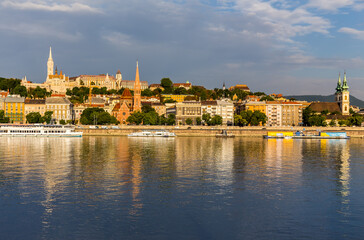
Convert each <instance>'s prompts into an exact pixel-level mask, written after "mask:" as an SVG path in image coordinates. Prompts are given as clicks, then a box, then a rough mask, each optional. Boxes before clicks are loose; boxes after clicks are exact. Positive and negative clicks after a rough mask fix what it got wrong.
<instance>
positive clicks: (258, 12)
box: [0, 0, 364, 99]
mask: <svg viewBox="0 0 364 240" xmlns="http://www.w3.org/2000/svg"><path fill="white" fill-rule="evenodd" d="M363 13H364V0H306V1H295V0H214V1H209V0H174V1H165V0H132V1H117V0H108V1H101V0H58V1H51V0H21V1H20V0H11V1H10V0H1V1H0V36H1V37H0V55H1V58H0V76H3V77H17V78H22V77H23V76H24V75H26V76H27V78H28V80H30V81H33V82H43V81H44V80H45V78H46V76H45V75H46V62H47V58H48V52H49V47H50V46H52V50H53V59H54V61H55V64H56V65H57V66H58V68H59V69H62V70H63V72H64V73H66V75H68V76H70V77H72V76H77V75H80V74H100V73H105V74H106V73H109V74H112V75H115V73H116V71H117V70H118V69H120V70H121V72H122V75H123V78H124V79H127V80H129V79H134V75H135V62H136V60H137V59H138V60H139V66H140V75H141V79H142V80H146V81H148V82H149V83H158V82H159V81H160V79H161V78H163V77H170V78H171V79H172V81H174V82H185V81H190V82H191V83H192V84H194V85H204V86H206V87H207V88H215V87H221V85H222V83H223V82H225V83H226V85H227V86H231V85H235V84H238V83H240V84H247V85H248V86H249V87H250V88H251V90H252V91H264V92H267V93H283V94H324V95H328V94H332V93H333V92H334V89H335V87H336V81H337V77H338V73H339V72H341V73H343V72H344V71H345V70H346V72H347V78H348V83H349V87H350V91H351V93H352V94H353V95H355V96H356V97H359V98H361V99H364V96H363V93H364V81H363V80H364V77H363V76H364V56H363V54H364V44H363V43H364V14H363Z"/></svg>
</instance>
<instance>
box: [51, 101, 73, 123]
mask: <svg viewBox="0 0 364 240" xmlns="http://www.w3.org/2000/svg"><path fill="white" fill-rule="evenodd" d="M72 108H73V105H72V103H71V102H70V101H69V100H68V99H67V98H65V97H49V98H46V111H52V112H53V115H52V118H53V119H55V120H56V121H57V123H59V121H60V120H65V121H68V120H72V113H73V109H72Z"/></svg>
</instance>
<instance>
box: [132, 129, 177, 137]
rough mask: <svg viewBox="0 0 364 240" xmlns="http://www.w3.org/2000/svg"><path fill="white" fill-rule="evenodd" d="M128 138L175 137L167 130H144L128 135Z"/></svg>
mask: <svg viewBox="0 0 364 240" xmlns="http://www.w3.org/2000/svg"><path fill="white" fill-rule="evenodd" d="M128 137H176V134H175V133H173V132H169V131H167V130H144V131H141V132H134V133H131V134H128Z"/></svg>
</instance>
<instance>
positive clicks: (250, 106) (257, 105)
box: [244, 102, 266, 114]
mask: <svg viewBox="0 0 364 240" xmlns="http://www.w3.org/2000/svg"><path fill="white" fill-rule="evenodd" d="M244 110H250V111H252V112H254V111H261V112H262V113H264V114H266V103H265V102H247V103H245V105H244Z"/></svg>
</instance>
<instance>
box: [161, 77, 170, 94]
mask: <svg viewBox="0 0 364 240" xmlns="http://www.w3.org/2000/svg"><path fill="white" fill-rule="evenodd" d="M161 86H162V87H163V88H164V91H163V92H164V93H171V92H172V89H173V82H172V81H171V79H169V78H162V79H161Z"/></svg>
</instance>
